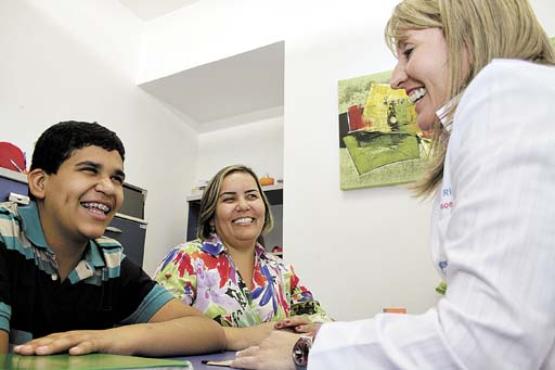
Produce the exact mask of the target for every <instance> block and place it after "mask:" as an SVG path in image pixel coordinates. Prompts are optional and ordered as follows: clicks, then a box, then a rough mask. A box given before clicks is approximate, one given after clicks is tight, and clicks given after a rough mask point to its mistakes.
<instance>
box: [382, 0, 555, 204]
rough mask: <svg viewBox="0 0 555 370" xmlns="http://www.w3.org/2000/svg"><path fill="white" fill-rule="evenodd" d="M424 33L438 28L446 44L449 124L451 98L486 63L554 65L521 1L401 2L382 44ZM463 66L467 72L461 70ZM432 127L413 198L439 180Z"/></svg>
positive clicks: (439, 148)
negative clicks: (425, 166)
mask: <svg viewBox="0 0 555 370" xmlns="http://www.w3.org/2000/svg"><path fill="white" fill-rule="evenodd" d="M426 28H439V29H441V30H442V31H443V35H444V37H445V40H446V43H447V48H448V56H447V57H448V78H449V85H448V90H447V91H448V94H449V95H448V98H447V101H449V100H451V99H453V104H452V105H450V107H449V110H448V112H447V114H448V118H449V119H451V118H452V117H453V114H454V112H455V110H456V108H457V105H458V100H457V99H456V98H457V97H458V96H459V94H460V93H461V92H462V91H463V90H464V89H465V87H466V86H467V85H468V84H469V83H470V81H472V79H473V78H474V77H475V76H476V75H477V74H478V73H479V72H480V71H481V70H482V68H484V67H485V66H486V65H487V64H489V63H490V62H491V61H492V59H494V58H512V59H522V60H529V61H531V62H535V63H540V64H555V52H554V50H553V47H552V46H551V45H550V42H549V39H548V37H547V35H546V34H545V31H544V30H543V28H542V26H541V25H540V23H539V21H538V20H537V18H536V16H535V14H534V12H533V10H532V8H531V7H530V4H529V3H528V1H527V0H404V1H403V2H401V3H400V4H398V5H397V6H396V7H395V9H394V11H393V14H392V16H391V18H390V19H389V21H388V23H387V26H386V29H385V37H386V42H387V44H388V46H389V48H390V49H391V50H393V51H395V50H396V49H397V48H398V47H399V45H400V44H402V43H403V41H405V40H406V37H407V35H406V32H407V31H408V30H419V29H426ZM463 50H465V51H466V52H462V51H463ZM464 62H468V64H469V67H468V68H463V66H464V65H465V63H464ZM433 127H434V134H433V146H432V148H433V150H432V153H433V159H432V163H431V165H430V168H429V171H428V172H427V174H426V175H425V176H424V178H423V179H422V180H421V181H420V182H418V183H417V184H416V185H415V187H414V189H415V190H416V192H417V194H418V195H430V194H432V193H433V192H434V190H435V189H436V187H437V186H438V185H439V183H440V182H441V179H442V178H443V163H444V161H445V153H446V149H447V141H448V134H447V133H446V132H445V131H444V129H443V126H442V125H441V124H439V121H438V120H436V122H435V123H434V126H433Z"/></svg>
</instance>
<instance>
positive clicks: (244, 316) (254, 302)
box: [155, 234, 331, 327]
mask: <svg viewBox="0 0 555 370" xmlns="http://www.w3.org/2000/svg"><path fill="white" fill-rule="evenodd" d="M255 254H256V257H255V265H254V273H253V284H254V286H253V289H252V290H249V288H248V287H247V284H246V283H245V282H244V281H243V280H242V278H241V275H240V274H239V271H238V270H237V268H236V267H235V265H234V263H233V259H232V258H231V255H230V254H228V253H227V252H226V249H225V247H224V245H223V243H222V242H221V240H220V239H219V238H218V236H217V235H215V234H213V235H212V236H211V238H209V239H207V240H204V241H201V240H200V239H197V240H194V241H191V242H188V243H184V244H180V245H178V246H177V247H176V248H174V249H172V250H171V251H170V253H169V254H168V255H167V256H166V258H165V259H164V260H163V261H162V264H161V265H160V267H159V268H158V271H157V272H156V274H155V279H156V280H157V281H158V283H160V284H161V285H162V286H164V287H165V288H166V289H167V290H169V291H170V292H171V293H172V294H173V295H174V296H175V297H177V298H178V299H180V300H181V301H183V302H184V303H186V304H188V305H190V306H193V307H195V308H197V309H198V310H200V311H202V312H203V313H204V314H205V315H206V316H208V317H210V318H212V319H214V320H216V321H217V322H218V323H220V324H221V325H222V326H234V327H246V326H253V325H257V324H261V323H263V322H266V321H278V320H282V319H284V318H286V317H289V316H296V315H307V316H308V318H309V319H310V320H311V321H313V322H325V321H331V319H330V318H329V317H328V316H327V314H326V312H325V311H324V310H323V309H322V308H321V307H320V304H319V303H318V301H316V300H314V298H313V297H312V293H311V292H310V291H309V290H308V289H307V288H306V287H305V286H303V285H302V284H301V283H300V282H299V278H298V277H297V275H295V272H294V271H293V268H292V267H289V268H287V267H286V266H285V264H284V263H283V261H282V260H281V259H279V258H278V257H275V256H273V255H272V254H269V253H267V252H266V251H265V250H264V248H263V247H262V246H261V245H260V244H257V245H256V247H255Z"/></svg>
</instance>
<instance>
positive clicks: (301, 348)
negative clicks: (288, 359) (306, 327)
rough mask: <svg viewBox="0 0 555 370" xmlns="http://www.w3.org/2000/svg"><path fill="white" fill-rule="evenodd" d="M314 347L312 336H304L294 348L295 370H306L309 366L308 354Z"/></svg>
mask: <svg viewBox="0 0 555 370" xmlns="http://www.w3.org/2000/svg"><path fill="white" fill-rule="evenodd" d="M310 347H312V336H308V335H302V336H301V337H300V338H299V340H297V343H295V345H294V346H293V353H292V355H293V363H294V364H295V369H297V370H300V369H306V366H307V365H308V352H310Z"/></svg>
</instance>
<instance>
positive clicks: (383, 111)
mask: <svg viewBox="0 0 555 370" xmlns="http://www.w3.org/2000/svg"><path fill="white" fill-rule="evenodd" d="M390 76H391V72H382V73H376V74H372V75H367V76H361V77H356V78H352V79H348V80H341V81H339V83H338V100H339V156H340V162H339V163H340V179H341V189H342V190H349V189H358V188H364V187H377V186H388V185H396V184H404V183H409V182H412V181H414V180H416V179H417V178H418V177H419V176H420V175H421V174H422V172H423V170H424V169H425V167H426V164H427V161H428V156H429V151H430V133H429V132H422V131H421V130H420V129H419V128H418V125H417V124H416V112H415V111H414V106H413V104H412V103H411V102H410V101H409V99H408V97H407V95H406V94H405V92H404V90H394V89H391V88H390V87H389V78H390Z"/></svg>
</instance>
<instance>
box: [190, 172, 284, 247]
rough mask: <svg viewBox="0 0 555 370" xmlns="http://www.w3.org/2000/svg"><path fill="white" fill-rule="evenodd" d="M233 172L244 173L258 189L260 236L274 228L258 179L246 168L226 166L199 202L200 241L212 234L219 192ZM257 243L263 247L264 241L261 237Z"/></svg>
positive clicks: (211, 182) (198, 228) (212, 181)
mask: <svg viewBox="0 0 555 370" xmlns="http://www.w3.org/2000/svg"><path fill="white" fill-rule="evenodd" d="M235 172H241V173H246V174H248V175H250V176H252V178H253V179H254V181H255V182H256V186H257V187H258V192H259V193H260V197H261V198H262V201H263V202H264V208H265V210H264V226H263V227H262V234H265V233H267V232H269V231H270V230H272V227H273V226H274V219H273V217H272V212H271V211H270V203H269V202H268V198H266V195H265V194H264V192H263V191H262V187H261V186H260V184H259V183H258V178H257V177H256V174H255V173H254V171H253V170H252V169H250V168H249V167H247V166H244V165H240V164H236V165H231V166H226V167H224V168H222V169H221V170H219V171H218V173H216V174H215V175H214V177H213V178H212V180H210V182H209V183H208V186H207V187H206V189H205V190H204V194H203V195H202V198H201V200H200V210H199V218H198V225H197V238H199V239H201V240H205V239H208V238H209V237H210V234H212V233H213V232H214V230H213V226H212V221H213V220H214V218H215V217H216V208H217V207H218V199H219V196H220V191H221V190H222V183H223V182H224V179H225V178H226V177H227V176H229V175H231V174H232V173H235ZM258 242H259V243H261V244H262V245H264V239H263V238H262V235H260V236H259V237H258Z"/></svg>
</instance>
